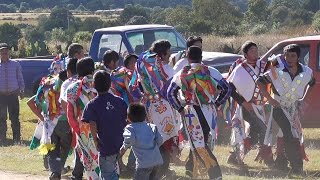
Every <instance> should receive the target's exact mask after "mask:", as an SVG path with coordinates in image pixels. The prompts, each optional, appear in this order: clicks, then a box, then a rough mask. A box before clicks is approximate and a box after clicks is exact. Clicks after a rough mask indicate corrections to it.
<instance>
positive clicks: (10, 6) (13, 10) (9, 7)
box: [7, 4, 17, 13]
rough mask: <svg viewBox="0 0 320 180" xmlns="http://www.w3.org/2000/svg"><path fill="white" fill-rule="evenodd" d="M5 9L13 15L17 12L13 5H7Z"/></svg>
mask: <svg viewBox="0 0 320 180" xmlns="http://www.w3.org/2000/svg"><path fill="white" fill-rule="evenodd" d="M7 7H8V9H9V11H10V12H11V13H15V12H16V11H17V6H16V5H15V4H9V5H8V6H7Z"/></svg>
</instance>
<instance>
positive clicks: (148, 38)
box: [126, 29, 186, 54]
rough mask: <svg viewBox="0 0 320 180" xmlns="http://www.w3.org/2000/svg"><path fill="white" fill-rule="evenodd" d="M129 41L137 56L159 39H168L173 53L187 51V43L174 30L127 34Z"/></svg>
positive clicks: (143, 31)
mask: <svg viewBox="0 0 320 180" xmlns="http://www.w3.org/2000/svg"><path fill="white" fill-rule="evenodd" d="M126 36H127V37H128V40H129V42H130V44H131V46H132V48H133V50H134V52H135V53H136V54H141V53H142V52H143V51H146V50H147V49H149V48H150V46H151V44H152V43H153V42H154V41H156V40H159V39H166V40H168V41H169V42H170V44H171V50H172V52H173V53H176V52H178V51H181V50H184V49H186V41H185V40H184V39H183V38H182V37H181V35H180V34H178V33H177V32H175V31H174V30H173V29H159V30H142V31H138V32H137V31H135V32H128V33H126Z"/></svg>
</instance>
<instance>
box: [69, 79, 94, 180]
mask: <svg viewBox="0 0 320 180" xmlns="http://www.w3.org/2000/svg"><path fill="white" fill-rule="evenodd" d="M95 95H96V90H95V89H94V88H93V87H92V77H91V76H86V77H84V78H80V80H78V81H76V82H75V83H73V84H71V85H70V86H69V88H68V89H67V100H68V113H67V114H68V121H69V124H70V127H71V129H72V132H73V144H72V145H73V147H74V146H75V138H76V143H77V144H76V151H77V152H78V154H79V156H80V160H81V162H82V164H83V166H84V168H85V171H86V174H87V177H88V179H99V173H100V168H99V163H98V151H97V148H96V147H95V144H94V141H93V138H92V134H91V130H90V124H88V123H83V122H81V118H82V113H83V110H84V107H85V105H86V104H87V103H88V102H89V101H90V100H91V99H92V98H94V97H95Z"/></svg>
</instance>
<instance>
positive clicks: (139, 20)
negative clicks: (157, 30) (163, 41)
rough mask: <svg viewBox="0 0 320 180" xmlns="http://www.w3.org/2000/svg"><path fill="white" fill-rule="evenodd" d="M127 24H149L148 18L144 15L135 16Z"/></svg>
mask: <svg viewBox="0 0 320 180" xmlns="http://www.w3.org/2000/svg"><path fill="white" fill-rule="evenodd" d="M126 24H127V25H139V24H148V20H147V19H146V18H145V17H143V16H133V17H132V18H130V20H129V21H128V22H127V23H126Z"/></svg>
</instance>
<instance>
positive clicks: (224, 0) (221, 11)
mask: <svg viewBox="0 0 320 180" xmlns="http://www.w3.org/2000/svg"><path fill="white" fill-rule="evenodd" d="M192 8H193V11H194V13H195V18H198V19H201V20H205V21H211V22H213V31H214V32H215V33H216V34H218V35H235V34H237V29H236V26H237V25H239V24H240V20H241V19H240V18H241V16H240V14H241V13H240V12H239V9H237V8H235V7H234V6H232V5H231V3H230V1H229V0H193V1H192ZM238 17H240V18H238Z"/></svg>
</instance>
